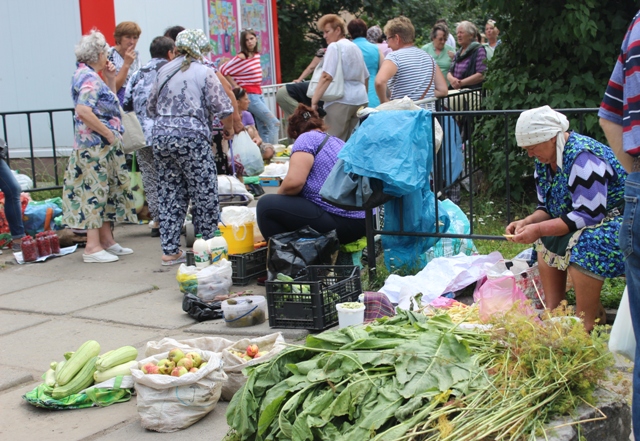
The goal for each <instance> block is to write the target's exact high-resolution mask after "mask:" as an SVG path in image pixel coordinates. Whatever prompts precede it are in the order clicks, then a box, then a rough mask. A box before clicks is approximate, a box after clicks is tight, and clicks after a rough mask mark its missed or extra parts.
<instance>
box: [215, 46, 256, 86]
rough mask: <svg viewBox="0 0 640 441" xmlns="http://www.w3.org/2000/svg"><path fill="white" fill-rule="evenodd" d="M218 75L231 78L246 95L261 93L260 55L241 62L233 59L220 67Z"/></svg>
mask: <svg viewBox="0 0 640 441" xmlns="http://www.w3.org/2000/svg"><path fill="white" fill-rule="evenodd" d="M220 73H221V74H222V75H224V76H230V77H231V78H233V81H235V82H236V83H237V84H238V86H240V87H242V88H243V89H244V90H246V91H247V93H255V94H261V93H262V87H261V84H262V67H261V66H260V54H256V55H254V56H253V57H251V58H248V59H245V60H243V59H242V58H239V57H237V56H236V57H233V58H232V59H231V60H229V61H227V62H226V63H224V64H223V65H222V66H220Z"/></svg>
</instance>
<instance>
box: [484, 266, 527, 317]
mask: <svg viewBox="0 0 640 441" xmlns="http://www.w3.org/2000/svg"><path fill="white" fill-rule="evenodd" d="M473 300H474V301H475V302H476V303H478V306H479V309H480V311H479V312H480V319H481V320H482V321H487V320H488V319H489V317H491V316H492V315H493V314H495V313H499V312H502V313H503V312H507V311H508V310H510V309H511V307H513V305H514V304H515V303H516V302H519V308H520V309H521V310H522V312H524V313H527V314H528V313H531V312H532V311H531V307H530V306H529V305H528V304H527V303H526V302H527V297H526V296H525V295H524V293H523V292H522V290H521V289H520V288H519V287H518V285H517V284H516V279H515V278H514V277H511V276H508V277H500V278H498V279H487V281H486V282H484V283H482V284H478V286H476V290H475V292H474V293H473Z"/></svg>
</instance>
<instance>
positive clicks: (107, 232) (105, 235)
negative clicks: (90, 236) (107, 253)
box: [98, 222, 116, 250]
mask: <svg viewBox="0 0 640 441" xmlns="http://www.w3.org/2000/svg"><path fill="white" fill-rule="evenodd" d="M98 231H100V245H102V248H104V249H105V250H106V249H107V248H109V247H110V246H112V245H115V244H116V241H115V240H114V239H113V232H112V231H111V222H104V223H103V224H102V226H101V227H100V228H99V229H98Z"/></svg>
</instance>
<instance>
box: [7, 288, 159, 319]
mask: <svg viewBox="0 0 640 441" xmlns="http://www.w3.org/2000/svg"><path fill="white" fill-rule="evenodd" d="M152 289H153V285H151V284H142V283H140V284H131V283H116V282H107V281H102V282H100V283H92V282H87V281H83V280H57V281H54V282H51V283H48V284H46V285H44V286H36V287H33V288H27V289H23V290H21V291H19V292H14V293H12V294H6V295H3V296H0V309H10V310H17V311H29V312H41V313H46V314H68V313H70V312H73V311H77V310H79V309H84V308H87V307H89V306H93V305H98V304H100V303H104V302H108V301H112V300H115V299H119V298H123V297H127V296H132V295H135V294H140V293H143V292H147V291H151V290H152Z"/></svg>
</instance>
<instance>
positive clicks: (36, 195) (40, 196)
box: [31, 189, 62, 201]
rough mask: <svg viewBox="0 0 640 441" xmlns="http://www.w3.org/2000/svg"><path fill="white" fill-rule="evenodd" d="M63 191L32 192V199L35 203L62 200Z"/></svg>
mask: <svg viewBox="0 0 640 441" xmlns="http://www.w3.org/2000/svg"><path fill="white" fill-rule="evenodd" d="M61 197H62V189H58V190H39V191H32V192H31V199H32V200H34V201H46V200H47V199H52V198H61Z"/></svg>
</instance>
